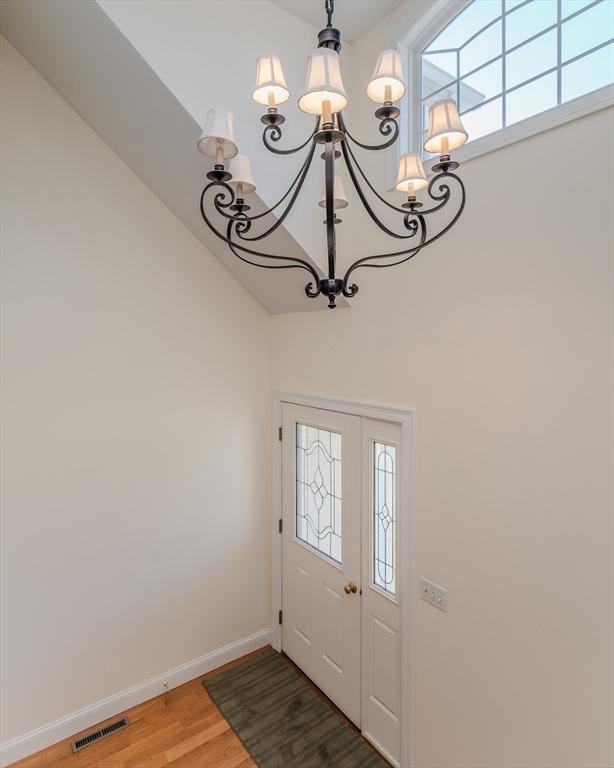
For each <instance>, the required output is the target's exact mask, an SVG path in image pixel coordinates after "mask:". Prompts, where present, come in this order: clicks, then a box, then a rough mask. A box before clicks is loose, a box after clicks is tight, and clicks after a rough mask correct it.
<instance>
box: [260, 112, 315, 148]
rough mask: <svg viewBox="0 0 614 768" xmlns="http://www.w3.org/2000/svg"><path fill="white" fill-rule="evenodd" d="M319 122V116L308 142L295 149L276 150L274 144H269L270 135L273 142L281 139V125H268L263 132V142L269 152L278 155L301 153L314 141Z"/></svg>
mask: <svg viewBox="0 0 614 768" xmlns="http://www.w3.org/2000/svg"><path fill="white" fill-rule="evenodd" d="M319 122H320V118H319V116H318V117H317V118H316V124H315V127H314V129H313V131H312V132H311V133H310V134H309V136H308V137H307V140H306V141H304V142H303V143H302V144H301V145H300V146H298V147H294V148H293V149H276V148H275V147H274V146H273V145H272V144H270V143H269V135H270V138H271V141H273V142H277V141H279V140H280V139H281V136H282V131H281V128H280V127H279V125H267V126H266V127H265V129H264V131H263V132H262V141H263V142H264V146H265V147H266V148H267V149H268V150H269V152H273V153H274V154H276V155H293V154H294V153H295V152H299V151H300V150H301V149H303V148H304V147H306V146H307V144H309V142H310V141H311V140H312V139H313V137H314V134H315V132H316V131H317V130H318V124H319Z"/></svg>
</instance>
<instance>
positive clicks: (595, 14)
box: [561, 0, 614, 61]
mask: <svg viewBox="0 0 614 768" xmlns="http://www.w3.org/2000/svg"><path fill="white" fill-rule="evenodd" d="M561 36H562V60H563V61H568V60H569V59H572V58H573V57H574V56H578V54H580V53H584V51H588V50H590V49H591V48H594V47H595V46H596V45H599V44H600V43H605V42H606V40H610V39H611V38H612V37H614V2H612V0H603V2H601V3H599V5H595V6H593V7H592V8H589V9H588V10H587V11H583V12H582V13H580V14H578V15H577V16H574V17H573V19H569V21H566V22H565V23H564V24H563V25H562V27H561Z"/></svg>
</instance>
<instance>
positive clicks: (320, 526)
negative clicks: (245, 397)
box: [281, 403, 404, 766]
mask: <svg viewBox="0 0 614 768" xmlns="http://www.w3.org/2000/svg"><path fill="white" fill-rule="evenodd" d="M282 428H283V440H282V590H281V591H282V617H283V620H282V627H281V630H282V632H281V647H282V650H283V651H284V652H285V653H286V654H287V655H288V656H289V657H290V658H291V659H292V660H293V661H294V662H295V663H296V664H297V666H299V667H300V668H301V669H302V670H303V672H305V674H306V675H307V676H308V677H310V678H311V679H312V680H313V681H314V682H315V683H316V685H317V686H318V687H319V688H321V689H322V691H324V693H325V694H326V695H327V696H328V697H329V698H330V699H332V701H333V702H334V703H335V704H336V705H337V706H338V707H339V709H341V710H342V711H343V712H344V713H345V714H346V715H347V716H348V717H349V718H350V720H352V722H354V723H355V724H356V725H357V726H358V727H360V728H361V730H362V733H363V735H364V736H365V737H366V738H367V739H369V741H371V742H372V743H373V744H374V745H375V746H376V747H377V748H378V749H379V750H380V751H381V752H382V753H383V754H384V755H385V756H386V757H387V758H388V760H389V761H390V762H391V763H392V764H393V765H397V766H398V765H400V761H401V722H402V718H401V682H400V681H401V603H400V600H401V594H400V584H401V573H400V565H401V564H400V563H399V541H400V527H401V524H402V523H401V521H400V520H399V516H398V509H399V498H400V493H399V491H400V489H399V477H400V472H399V467H400V465H401V463H402V461H403V460H404V459H403V455H402V453H401V448H402V446H401V428H400V426H399V424H397V423H393V422H389V421H384V420H379V419H372V418H367V417H364V416H357V415H351V414H348V413H341V412H337V411H333V410H325V409H319V408H312V407H307V406H302V405H294V404H291V403H283V404H282Z"/></svg>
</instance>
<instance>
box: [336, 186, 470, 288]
mask: <svg viewBox="0 0 614 768" xmlns="http://www.w3.org/2000/svg"><path fill="white" fill-rule="evenodd" d="M443 175H445V176H447V177H449V178H452V179H454V180H455V181H457V182H458V184H459V186H460V188H461V192H462V197H461V201H460V205H459V207H458V211H457V212H456V213H455V214H454V216H453V217H452V219H451V220H450V221H449V222H448V223H447V224H446V226H445V227H444V228H443V229H442V230H441V231H440V232H438V233H437V234H436V235H433V236H432V237H430V238H429V239H428V240H427V239H426V225H425V224H424V222H421V223H422V238H421V240H420V244H419V245H418V246H417V247H416V248H415V253H412V254H411V255H412V256H415V255H416V253H418V251H420V250H422V248H425V247H426V246H427V245H430V244H431V243H434V242H435V241H436V240H439V238H440V237H443V235H445V234H446V232H448V231H449V230H450V229H451V228H452V227H453V226H454V225H455V224H456V222H457V221H458V219H459V218H460V216H461V214H462V212H463V210H464V208H465V202H466V193H465V185H464V184H463V182H462V180H461V179H460V177H458V176H457V175H456V174H455V173H445V174H439V176H443ZM439 176H435V177H434V178H433V179H432V180H431V184H432V183H433V182H434V181H436V180H437V178H438V177H439ZM431 184H429V187H430V186H431ZM444 194H446V195H447V197H446V199H449V196H450V191H449V188H448V189H447V191H446V192H445V193H444ZM417 216H418V218H419V219H421V218H422V213H419V214H417ZM407 253H410V251H409V250H407V251H393V252H391V253H380V254H377V255H375V256H365V257H364V258H362V259H358V261H355V262H354V263H353V264H351V265H350V267H349V268H348V270H347V272H346V273H345V275H344V276H343V283H344V286H346V289H347V282H348V280H349V277H350V275H351V274H352V272H353V271H354V270H355V269H358V268H359V267H367V266H370V267H375V266H378V267H394V266H396V265H397V264H402V263H403V262H404V261H407V260H408V259H407V258H405V259H402V260H401V261H397V262H392V263H389V264H377V265H376V264H368V263H367V262H371V261H376V260H379V259H387V258H394V257H396V256H404V255H405V254H407ZM353 287H354V286H350V288H349V289H347V290H351V289H352V288H353ZM357 291H358V287H356V291H354V293H350V294H345V293H344V296H345V295H350V296H353V295H354V294H355V293H356V292H357Z"/></svg>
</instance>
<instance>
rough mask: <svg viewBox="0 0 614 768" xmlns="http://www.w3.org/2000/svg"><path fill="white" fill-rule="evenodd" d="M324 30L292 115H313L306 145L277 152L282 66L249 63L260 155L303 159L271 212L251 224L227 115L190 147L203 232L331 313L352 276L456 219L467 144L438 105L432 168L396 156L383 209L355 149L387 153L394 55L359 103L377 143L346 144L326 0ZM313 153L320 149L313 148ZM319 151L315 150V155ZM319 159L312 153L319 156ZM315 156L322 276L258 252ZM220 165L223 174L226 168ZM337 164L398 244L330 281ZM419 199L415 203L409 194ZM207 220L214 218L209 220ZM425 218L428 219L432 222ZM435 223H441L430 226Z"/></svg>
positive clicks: (388, 54) (433, 113)
mask: <svg viewBox="0 0 614 768" xmlns="http://www.w3.org/2000/svg"><path fill="white" fill-rule="evenodd" d="M325 11H326V15H327V25H326V27H325V28H324V29H322V30H321V31H320V33H319V34H318V47H317V48H316V49H315V50H314V51H313V52H312V54H311V56H310V58H309V62H308V70H307V79H306V85H305V89H304V91H303V93H302V94H301V96H300V97H299V99H298V107H299V109H300V110H301V111H303V112H307V113H309V114H312V115H314V116H315V125H314V128H313V130H312V132H311V133H310V134H309V136H307V138H306V140H305V141H304V142H303V143H302V144H300V145H298V146H296V147H291V148H285V147H283V142H282V141H281V140H282V139H283V131H282V127H281V126H282V125H283V123H284V122H285V117H284V115H283V114H281V113H280V112H279V110H278V107H279V106H280V105H281V104H283V103H284V102H286V101H287V100H288V99H289V98H290V91H289V89H288V86H287V84H286V80H285V78H284V74H283V70H282V66H281V61H280V59H279V57H278V56H276V55H268V56H262V57H261V58H260V59H259V60H258V64H257V74H256V85H255V87H254V89H253V91H252V99H253V100H254V101H255V102H257V103H258V104H262V105H263V106H266V108H267V110H266V112H265V114H264V115H262V117H261V121H262V123H263V124H264V130H263V134H262V140H263V143H264V146H265V147H266V149H267V150H268V151H269V152H271V153H273V154H275V155H279V156H287V155H294V154H297V153H299V152H301V151H304V152H305V157H304V160H303V162H302V164H301V166H300V168H299V171H298V173H297V174H296V176H295V178H294V180H293V181H292V183H291V184H290V187H289V188H288V189H287V190H286V191H285V192H284V194H283V195H282V196H281V197H280V199H279V200H278V201H277V202H276V203H275V204H274V205H273V206H271V207H270V208H268V209H266V210H265V211H262V212H260V213H257V214H254V215H252V216H250V215H249V214H248V212H249V211H250V210H251V207H250V206H249V204H248V203H247V202H246V199H245V198H246V196H247V195H249V194H251V193H253V192H254V191H255V189H256V187H255V184H254V180H253V178H252V173H251V167H250V161H249V158H248V157H247V156H246V155H241V154H239V151H238V147H237V144H236V143H235V139H234V132H233V118H232V114H231V113H230V112H228V111H227V110H225V109H222V108H220V107H214V108H213V109H211V110H209V113H208V115H207V119H206V122H205V126H204V129H203V132H202V135H201V137H200V139H199V140H198V144H197V146H198V149H199V150H200V151H201V152H202V153H203V154H204V155H206V156H207V157H210V158H212V159H213V160H214V166H213V168H212V169H211V170H210V171H209V172H208V173H207V179H208V183H207V184H206V185H205V187H204V189H203V191H202V193H201V196H200V212H201V215H202V217H203V219H204V221H205V223H206V224H207V226H208V227H209V229H210V230H211V231H212V232H213V233H214V234H215V235H216V237H218V238H219V239H220V240H222V241H224V242H225V243H226V244H227V245H228V247H229V248H230V250H231V251H232V253H233V254H234V255H235V256H236V257H237V258H239V259H240V260H241V261H243V262H245V263H247V264H250V265H252V266H255V267H260V268H264V269H299V270H303V271H306V272H308V273H309V282H308V283H307V285H306V286H305V293H306V295H307V296H308V297H310V298H317V297H318V296H324V297H326V298H327V299H328V306H329V307H330V308H331V309H333V308H334V307H335V305H336V298H337V296H339V295H343V296H345V297H348V298H350V297H353V296H355V295H356V294H357V293H358V285H357V283H356V282H354V279H355V273H356V272H357V270H360V269H367V268H372V269H382V268H388V267H394V266H398V265H400V264H403V263H404V262H406V261H409V259H411V258H413V257H414V256H415V255H416V254H417V253H419V252H420V251H421V250H422V249H423V248H425V247H426V246H428V245H430V244H431V243H433V242H435V241H436V240H438V239H439V238H441V237H442V236H443V235H445V234H446V232H448V231H449V230H450V228H451V227H452V226H454V224H455V223H456V222H457V221H458V219H459V217H460V216H461V214H462V212H463V209H464V206H465V187H464V185H463V182H462V180H461V178H460V176H459V175H458V174H457V173H455V171H456V170H457V168H458V167H459V164H458V163H457V162H455V161H454V160H452V159H451V157H450V152H451V151H452V150H454V149H456V148H458V147H460V146H461V145H462V144H464V143H465V142H466V141H467V138H468V136H467V132H466V131H465V129H464V127H463V124H462V121H461V119H460V116H459V113H458V108H457V105H456V102H455V101H454V100H452V99H443V100H440V101H436V102H435V103H433V104H431V106H430V108H429V129H428V135H427V137H426V140H425V142H424V149H425V151H426V152H430V153H434V154H438V155H439V161H438V162H437V163H435V164H434V165H433V166H432V168H431V172H432V174H433V175H432V176H431V178H430V179H429V178H427V175H426V173H425V170H424V167H423V165H422V161H421V158H420V156H419V155H418V154H415V153H408V154H405V155H402V156H401V158H400V162H399V171H398V176H397V181H396V187H395V188H396V190H397V191H398V192H401V193H403V194H404V196H405V201H404V202H403V203H402V204H401V205H400V206H398V205H395V204H393V203H391V202H390V201H389V200H388V199H387V198H386V197H384V196H383V195H382V194H380V193H379V192H378V191H377V189H376V188H375V186H374V185H373V184H372V183H371V182H370V181H369V179H368V177H367V175H366V173H365V172H364V170H363V169H362V167H361V165H360V164H359V162H358V159H357V157H356V154H357V153H358V152H359V151H368V152H376V151H381V150H385V149H387V148H388V147H391V146H392V145H393V144H394V143H395V142H396V141H397V139H398V137H399V122H398V118H399V115H400V110H399V108H398V107H397V106H396V105H395V102H398V101H399V99H401V98H402V97H403V95H404V94H405V82H404V77H403V69H402V64H401V58H400V55H399V53H398V51H396V50H387V51H382V52H381V53H380V54H379V56H378V59H377V62H376V65H375V70H374V73H373V77H372V79H371V81H370V82H369V84H368V86H367V96H368V97H369V98H370V99H371V100H372V101H374V102H376V103H379V104H380V106H379V107H378V108H377V110H376V111H375V117H376V119H377V120H378V121H379V125H378V128H379V133H380V135H381V140H380V143H375V144H367V143H363V142H361V141H359V140H358V139H356V138H354V136H353V135H352V134H351V133H350V131H349V129H348V127H347V125H346V123H345V119H344V115H343V110H344V108H345V106H346V104H347V95H346V92H345V88H344V85H343V80H342V77H341V67H340V50H341V35H340V32H339V30H337V29H335V28H334V27H333V26H332V15H333V11H334V0H326V1H325ZM318 147H320V148H321V149H320V150H318ZM322 149H323V151H321V150H322ZM320 151H321V154H320ZM316 153H317V154H319V156H320V157H321V159H323V162H324V191H323V195H322V199H321V200H320V201H319V205H320V206H321V207H322V208H324V209H325V213H326V218H325V221H324V223H325V224H326V254H327V261H328V269H327V275H326V276H325V277H321V276H320V274H319V273H318V271H317V270H316V268H315V267H314V266H313V264H311V263H310V262H308V261H306V260H304V259H300V258H297V257H295V256H288V255H283V254H274V253H269V252H266V251H263V250H262V249H261V248H260V247H259V243H261V242H262V241H265V240H266V239H267V238H268V237H269V236H270V235H272V234H273V233H274V232H275V231H276V230H277V229H278V228H279V227H280V226H281V225H282V224H283V222H284V220H285V219H286V217H287V216H288V214H289V213H290V211H291V210H292V208H293V207H294V205H295V203H296V201H297V199H298V198H299V195H300V192H301V189H302V187H303V184H304V183H305V179H306V178H307V176H308V174H309V172H310V169H311V168H312V165H313V161H314V158H315V157H316ZM227 161H229V163H228V168H227V167H226V166H227ZM338 161H342V163H339V164H340V165H343V166H344V167H345V170H346V171H347V175H348V176H349V179H350V181H351V184H352V186H353V188H354V190H355V192H356V194H357V196H358V198H359V200H360V203H361V204H362V206H363V208H364V211H365V212H366V214H367V215H368V216H369V218H370V219H371V220H372V221H373V222H374V223H375V225H376V226H377V227H379V229H381V230H382V231H383V232H384V233H385V234H386V235H387V236H388V237H391V238H393V239H396V240H399V241H402V242H400V243H399V245H398V246H397V248H394V249H391V250H389V251H387V252H385V253H376V254H368V255H364V256H361V257H360V258H358V259H357V260H356V261H354V262H353V263H352V264H351V265H350V266H349V267H348V268H347V269H346V271H345V273H343V274H337V246H336V237H335V227H336V226H337V225H339V224H340V223H341V221H342V220H341V219H340V218H339V217H338V215H337V211H338V210H339V209H341V208H345V207H346V206H347V205H348V200H347V197H346V195H345V191H344V188H343V177H342V176H341V175H340V174H338V173H337V172H336V166H337V163H338ZM416 193H420V195H421V196H424V202H422V201H420V200H418V197H417V194H416ZM374 200H375V201H377V204H378V205H382V206H384V207H385V208H387V209H389V210H392V211H393V214H389V217H390V216H391V215H394V216H395V217H396V220H397V222H398V224H397V226H396V228H391V227H392V224H390V225H388V224H386V223H384V222H383V221H382V220H381V218H380V217H379V216H378V214H377V213H376V210H375V208H374V205H373V201H374ZM448 204H450V205H451V208H452V210H453V213H452V215H451V216H450V217H449V218H447V219H446V221H445V223H444V224H443V225H442V226H440V227H436V226H432V227H431V226H429V224H430V222H438V219H439V217H437V216H433V214H437V213H438V212H440V211H442V210H443V209H444V208H446V207H447V206H448ZM212 214H215V215H216V221H215V222H214V221H213V216H212ZM431 217H433V218H431ZM438 223H441V222H438Z"/></svg>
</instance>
